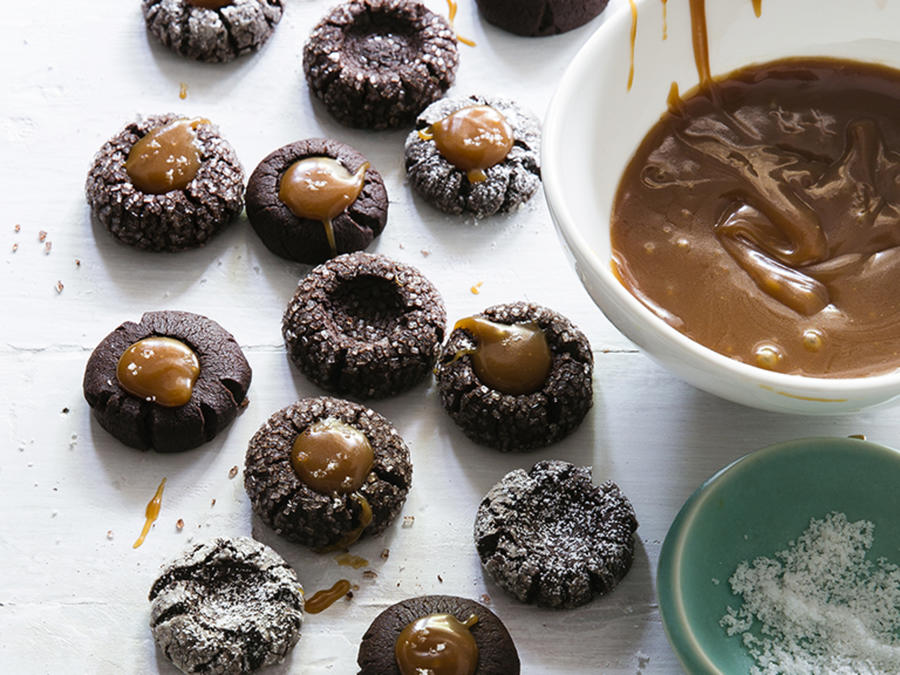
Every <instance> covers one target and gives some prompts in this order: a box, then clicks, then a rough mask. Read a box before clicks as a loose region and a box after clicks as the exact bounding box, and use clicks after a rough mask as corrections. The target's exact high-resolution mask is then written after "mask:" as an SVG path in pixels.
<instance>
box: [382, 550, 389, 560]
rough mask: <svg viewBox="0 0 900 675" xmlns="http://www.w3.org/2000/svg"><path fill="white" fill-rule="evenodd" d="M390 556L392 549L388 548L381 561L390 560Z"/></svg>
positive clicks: (383, 552) (384, 551)
mask: <svg viewBox="0 0 900 675" xmlns="http://www.w3.org/2000/svg"><path fill="white" fill-rule="evenodd" d="M390 555H391V549H389V548H386V549H384V550H383V551H382V552H381V559H382V560H387V559H388V556H390Z"/></svg>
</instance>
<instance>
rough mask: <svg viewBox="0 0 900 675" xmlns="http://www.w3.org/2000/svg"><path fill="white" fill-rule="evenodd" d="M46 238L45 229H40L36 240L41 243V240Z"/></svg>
mask: <svg viewBox="0 0 900 675" xmlns="http://www.w3.org/2000/svg"><path fill="white" fill-rule="evenodd" d="M46 238H47V231H46V230H41V231H40V232H38V241H39V242H41V243H43V241H44V240H45V239H46Z"/></svg>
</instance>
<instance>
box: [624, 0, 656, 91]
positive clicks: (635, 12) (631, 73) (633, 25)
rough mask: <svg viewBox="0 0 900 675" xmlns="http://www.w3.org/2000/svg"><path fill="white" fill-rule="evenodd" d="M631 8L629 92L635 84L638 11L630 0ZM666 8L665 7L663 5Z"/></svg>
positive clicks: (632, 0)
mask: <svg viewBox="0 0 900 675" xmlns="http://www.w3.org/2000/svg"><path fill="white" fill-rule="evenodd" d="M628 4H629V5H630V6H631V42H630V44H631V51H630V52H629V54H630V56H629V59H628V87H627V89H628V91H631V85H633V84H634V40H635V38H636V37H637V22H638V10H637V5H636V4H635V2H634V0H628ZM663 7H665V5H663Z"/></svg>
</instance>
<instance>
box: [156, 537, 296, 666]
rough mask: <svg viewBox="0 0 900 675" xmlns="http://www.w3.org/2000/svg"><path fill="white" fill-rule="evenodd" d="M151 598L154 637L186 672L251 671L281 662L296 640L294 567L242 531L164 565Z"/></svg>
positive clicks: (198, 547) (200, 545)
mask: <svg viewBox="0 0 900 675" xmlns="http://www.w3.org/2000/svg"><path fill="white" fill-rule="evenodd" d="M150 603H151V605H150V628H151V630H152V631H153V638H154V639H155V640H156V644H157V645H159V648H160V649H161V650H162V651H163V653H164V654H165V655H166V658H168V659H169V660H170V661H171V662H172V663H173V664H175V666H177V667H178V668H179V669H180V670H181V671H183V672H185V673H215V674H216V675H226V674H227V675H231V674H234V675H237V674H238V673H247V672H252V671H255V670H257V669H259V668H262V667H263V666H268V665H272V664H274V663H279V662H281V660H282V659H284V657H285V656H286V655H287V653H288V652H289V651H290V650H291V649H292V648H293V647H294V645H295V644H296V643H297V640H299V639H300V624H301V622H302V620H303V590H302V589H301V587H300V584H299V583H298V582H297V576H296V574H294V571H293V570H292V569H291V568H290V567H289V566H288V564H287V563H286V562H285V561H284V560H283V559H282V558H281V556H279V555H278V554H277V553H276V552H275V551H273V550H272V549H271V548H269V547H268V546H266V545H265V544H261V543H259V542H258V541H255V540H253V539H250V538H247V537H236V538H234V539H222V538H219V539H213V540H212V541H210V542H207V543H205V544H198V545H196V546H194V547H192V548H191V549H190V550H188V551H187V552H185V553H184V554H183V555H182V556H181V557H179V558H177V559H175V560H173V561H172V562H171V563H169V564H168V565H165V566H164V567H163V569H162V572H161V573H160V575H159V578H158V579H157V580H156V581H155V582H154V583H153V586H152V588H151V589H150Z"/></svg>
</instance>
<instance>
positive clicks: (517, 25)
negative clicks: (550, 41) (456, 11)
mask: <svg viewBox="0 0 900 675" xmlns="http://www.w3.org/2000/svg"><path fill="white" fill-rule="evenodd" d="M477 2H478V9H479V11H480V12H481V15H482V16H483V17H484V18H485V19H487V20H488V22H489V23H492V24H494V25H495V26H498V27H499V28H502V29H503V30H507V31H509V32H510V33H515V34H516V35H524V36H526V37H540V36H543V35H556V34H557V33H565V32H566V31H570V30H572V29H573V28H578V27H579V26H581V25H584V24H586V23H587V22H588V21H590V20H591V19H593V18H594V17H595V16H597V15H598V14H600V12H602V11H603V10H604V9H605V8H606V4H607V3H608V2H609V0H477Z"/></svg>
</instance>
